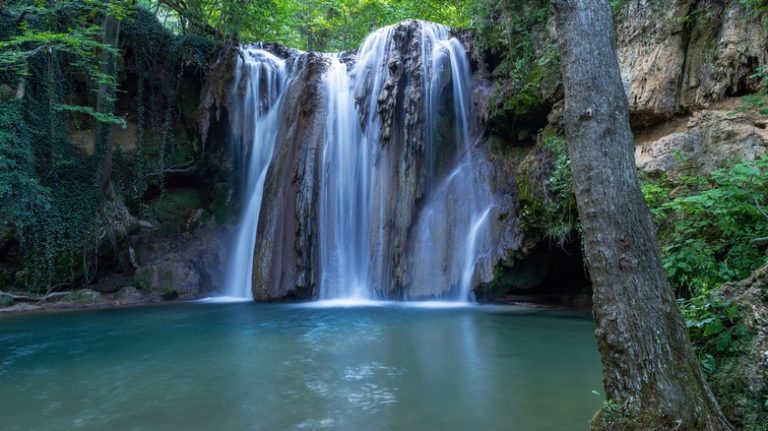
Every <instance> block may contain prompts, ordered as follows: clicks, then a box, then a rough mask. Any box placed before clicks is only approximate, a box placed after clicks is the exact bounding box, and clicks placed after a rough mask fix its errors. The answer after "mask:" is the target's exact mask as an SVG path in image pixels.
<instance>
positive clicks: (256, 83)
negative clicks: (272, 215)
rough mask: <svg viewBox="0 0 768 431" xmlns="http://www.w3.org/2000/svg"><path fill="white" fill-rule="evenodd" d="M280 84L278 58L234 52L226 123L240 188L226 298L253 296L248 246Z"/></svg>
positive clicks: (275, 122)
mask: <svg viewBox="0 0 768 431" xmlns="http://www.w3.org/2000/svg"><path fill="white" fill-rule="evenodd" d="M286 81H287V72H286V66H285V61H284V60H282V59H280V58H278V57H276V56H275V55H273V54H272V53H270V52H268V51H265V50H262V49H256V48H243V49H241V50H240V52H239V55H238V58H237V64H236V66H235V76H234V81H233V85H232V90H231V95H230V97H231V99H232V103H231V104H230V105H231V106H232V107H233V108H232V110H231V111H232V112H230V125H231V127H232V131H233V133H234V135H235V136H234V158H235V159H237V158H240V160H239V161H240V163H239V164H240V166H239V172H241V173H242V180H241V184H242V187H243V189H242V199H241V214H240V219H239V222H238V225H237V227H236V228H235V231H234V240H233V241H232V245H231V249H230V252H229V259H228V260H227V269H226V272H225V274H224V276H225V278H224V290H225V293H226V295H228V296H232V297H238V298H253V293H252V291H251V283H252V281H251V276H252V273H253V252H254V243H255V241H256V232H257V227H258V220H259V213H260V211H261V202H262V195H263V191H264V181H265V179H266V175H267V169H268V168H269V164H270V162H271V161H272V153H273V151H274V146H275V140H276V137H277V131H278V116H279V111H280V106H281V101H282V96H283V94H284V89H285V87H286Z"/></svg>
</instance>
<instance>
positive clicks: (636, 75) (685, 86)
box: [616, 0, 768, 125]
mask: <svg viewBox="0 0 768 431" xmlns="http://www.w3.org/2000/svg"><path fill="white" fill-rule="evenodd" d="M616 33H617V53H618V57H619V65H620V68H621V75H622V79H623V81H624V86H625V90H626V91H627V95H628V98H629V105H630V111H631V116H632V119H633V123H634V124H640V125H643V124H650V123H654V122H658V121H659V120H663V119H666V118H669V117H671V116H672V115H673V114H675V113H678V112H681V111H693V110H696V109H701V108H706V107H708V106H709V104H711V103H712V102H715V101H717V100H720V99H722V98H723V97H725V96H729V95H738V94H741V93H743V92H745V91H747V90H754V89H755V85H756V84H757V83H756V82H752V81H750V79H749V78H748V77H749V76H750V75H751V74H752V73H754V69H755V67H756V66H758V65H759V64H765V63H766V61H767V60H768V50H767V48H768V29H766V26H765V25H763V23H762V22H761V21H760V20H759V19H758V18H755V17H753V16H752V15H751V14H750V13H749V11H748V10H746V9H745V7H744V6H742V5H741V4H740V2H739V1H737V0H727V1H722V2H712V1H708V0H662V1H657V0H633V1H630V2H627V4H626V5H625V6H624V7H623V8H622V9H621V11H620V12H619V15H618V20H617V27H616Z"/></svg>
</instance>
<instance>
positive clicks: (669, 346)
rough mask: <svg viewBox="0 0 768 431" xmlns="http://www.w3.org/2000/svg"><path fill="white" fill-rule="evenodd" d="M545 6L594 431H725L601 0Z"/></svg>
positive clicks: (608, 13) (561, 0)
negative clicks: (576, 234)
mask: <svg viewBox="0 0 768 431" xmlns="http://www.w3.org/2000/svg"><path fill="white" fill-rule="evenodd" d="M552 3H553V5H554V8H555V17H556V25H557V32H558V40H559V47H560V54H561V60H562V65H563V66H562V67H563V69H562V72H563V84H564V87H565V124H566V137H567V139H568V152H569V155H570V157H571V168H572V170H573V183H574V189H575V192H576V202H577V206H578V210H579V218H580V220H581V224H582V227H583V232H584V252H585V259H586V264H587V268H588V270H589V275H590V278H591V280H592V285H593V289H594V297H593V301H594V315H595V320H596V323H597V331H596V333H595V335H596V337H597V342H598V348H599V350H600V357H601V360H602V364H603V384H604V386H605V391H606V397H607V399H608V400H609V401H610V402H611V403H615V404H613V405H614V406H615V407H614V408H611V409H607V408H605V407H604V408H603V411H602V412H601V414H599V415H597V416H596V417H595V419H594V420H593V428H595V429H617V430H618V429H620V430H680V431H683V430H691V431H693V430H695V431H703V430H718V431H719V430H730V429H731V427H730V425H729V424H728V422H727V420H726V418H725V417H724V416H723V414H722V412H721V411H720V407H719V406H718V404H717V401H716V400H715V398H714V396H713V395H712V392H711V391H710V389H709V386H708V385H707V383H706V381H705V380H704V377H703V375H702V373H701V370H700V367H699V364H698V360H697V358H696V355H695V354H694V352H693V348H692V347H691V343H690V341H689V339H688V335H687V331H686V328H685V326H684V324H683V320H682V318H681V317H680V313H679V312H678V309H677V306H676V304H675V298H674V295H673V292H672V289H671V288H670V286H669V282H668V281H667V278H666V274H665V273H664V269H663V267H662V265H661V257H660V254H659V247H658V245H657V242H656V237H655V233H654V232H655V229H654V225H653V221H652V219H651V215H650V212H649V210H648V207H647V206H646V204H645V201H644V200H643V196H642V193H641V192H640V186H639V183H638V180H637V174H636V168H635V161H634V152H633V142H632V133H631V131H630V126H629V117H628V106H627V99H626V95H625V93H624V88H623V86H622V83H621V77H620V74H619V64H618V60H617V58H616V50H615V46H614V29H613V18H612V16H611V10H610V7H609V4H608V0H553V1H552ZM618 406H620V407H621V409H620V410H619V409H618V408H617V407H618ZM608 410H611V411H610V412H608ZM617 410H618V411H617Z"/></svg>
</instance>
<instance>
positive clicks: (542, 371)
mask: <svg viewBox="0 0 768 431" xmlns="http://www.w3.org/2000/svg"><path fill="white" fill-rule="evenodd" d="M593 330H594V324H593V323H592V321H590V320H589V319H588V318H587V316H586V315H584V314H579V313H576V312H564V311H559V312H553V311H532V310H525V309H515V308H510V307H484V306H472V307H458V308H447V309H440V308H417V307H404V306H398V305H385V306H366V307H354V308H344V307H336V308H333V307H329V308H322V307H316V306H307V305H263V304H253V303H240V304H179V305H171V306H163V307H150V308H140V309H121V310H105V311H88V312H67V313H49V314H37V315H17V316H7V317H3V318H0V428H2V429H3V430H24V431H27V430H35V429H40V430H64V429H73V430H221V431H223V430H313V429H329V430H355V431H357V430H361V431H367V430H407V431H411V430H477V431H480V430H521V431H536V430H553V431H568V430H579V429H586V428H587V427H586V423H587V421H588V420H589V418H590V417H591V415H592V414H593V413H594V412H595V410H596V409H597V407H598V406H599V404H600V401H601V400H600V399H599V398H598V397H597V396H595V395H594V394H593V393H592V391H593V390H600V367H599V358H598V355H597V350H596V345H595V341H594V339H593V335H592V333H593Z"/></svg>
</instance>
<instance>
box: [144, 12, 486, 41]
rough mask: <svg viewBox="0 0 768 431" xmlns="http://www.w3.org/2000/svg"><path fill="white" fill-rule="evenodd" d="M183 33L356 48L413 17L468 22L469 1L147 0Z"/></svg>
mask: <svg viewBox="0 0 768 431" xmlns="http://www.w3.org/2000/svg"><path fill="white" fill-rule="evenodd" d="M141 3H142V4H143V6H145V7H147V8H149V9H150V10H152V11H153V12H154V13H156V14H157V15H158V17H159V18H160V19H161V20H162V21H163V22H164V23H165V25H166V26H167V27H168V28H170V29H172V30H174V31H176V32H178V33H181V34H185V35H191V34H197V35H202V36H206V37H213V38H216V39H219V40H225V41H240V42H245V43H248V42H254V41H269V42H278V43H282V44H284V45H288V46H293V47H296V48H300V49H305V50H314V51H328V50H348V49H354V48H355V47H357V45H358V44H359V43H360V42H361V41H362V39H363V38H364V37H365V36H366V35H367V34H368V33H369V32H370V31H371V29H373V28H377V27H382V26H385V25H389V24H393V23H395V22H398V21H401V20H404V19H408V18H415V19H425V20H430V21H436V22H441V23H444V24H447V25H450V26H454V27H464V26H466V25H467V24H468V23H469V20H468V15H467V5H468V4H470V3H471V2H470V1H469V0H462V1H459V2H456V1H453V2H452V1H446V0H421V1H416V0H340V1H331V0H266V1H259V2H242V1H239V0H187V1H178V0H145V1H142V2H141Z"/></svg>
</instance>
